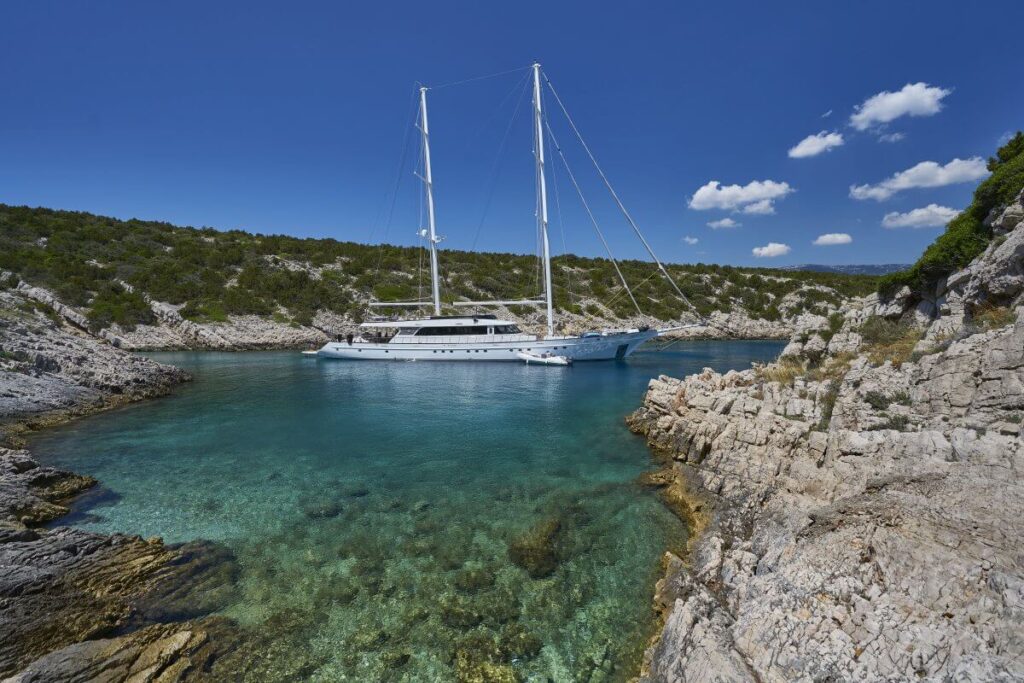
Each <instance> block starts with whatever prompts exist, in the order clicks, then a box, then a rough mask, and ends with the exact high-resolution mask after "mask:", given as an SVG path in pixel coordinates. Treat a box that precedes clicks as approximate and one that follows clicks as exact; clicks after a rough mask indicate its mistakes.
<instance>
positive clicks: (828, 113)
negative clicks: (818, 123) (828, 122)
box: [821, 109, 832, 119]
mask: <svg viewBox="0 0 1024 683" xmlns="http://www.w3.org/2000/svg"><path fill="white" fill-rule="evenodd" d="M830 116H832V110H831V109H829V110H828V111H827V112H825V113H824V114H822V115H821V118H823V119H827V118H828V117H830Z"/></svg>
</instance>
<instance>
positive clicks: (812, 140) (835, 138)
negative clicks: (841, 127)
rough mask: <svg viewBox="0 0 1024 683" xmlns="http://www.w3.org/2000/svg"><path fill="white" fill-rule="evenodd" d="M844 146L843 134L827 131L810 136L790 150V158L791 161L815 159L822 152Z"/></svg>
mask: <svg viewBox="0 0 1024 683" xmlns="http://www.w3.org/2000/svg"><path fill="white" fill-rule="evenodd" d="M842 144H843V134H842V133H836V132H832V133H829V132H828V131H827V130H823V131H821V132H820V133H816V134H814V135H808V136H807V137H805V138H804V139H803V140H801V141H800V142H798V143H796V146H794V147H793V148H792V149H790V150H789V156H790V158H791V159H803V158H806V157H814V156H818V155H819V154H821V153H822V152H827V151H829V150H830V149H834V148H836V147H839V146H840V145H842Z"/></svg>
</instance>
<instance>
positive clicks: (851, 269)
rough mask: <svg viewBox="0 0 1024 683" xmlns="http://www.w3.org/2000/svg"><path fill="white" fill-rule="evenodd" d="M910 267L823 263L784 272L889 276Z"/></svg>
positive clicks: (908, 265) (901, 264)
mask: <svg viewBox="0 0 1024 683" xmlns="http://www.w3.org/2000/svg"><path fill="white" fill-rule="evenodd" d="M909 267H910V264H909V263H867V264H856V265H849V266H826V265H824V264H821V263H803V264H800V265H799V266H785V267H783V268H782V270H800V271H805V272H810V273H841V274H843V275H888V274H889V273H897V272H899V271H901V270H906V269H907V268H909Z"/></svg>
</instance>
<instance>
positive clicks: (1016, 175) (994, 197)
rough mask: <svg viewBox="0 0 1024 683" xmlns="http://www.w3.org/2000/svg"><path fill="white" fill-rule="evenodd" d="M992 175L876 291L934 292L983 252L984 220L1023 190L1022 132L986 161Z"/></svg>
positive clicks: (988, 237)
mask: <svg viewBox="0 0 1024 683" xmlns="http://www.w3.org/2000/svg"><path fill="white" fill-rule="evenodd" d="M988 170H989V171H991V172H992V175H991V176H989V177H988V178H986V179H985V180H983V181H982V182H981V184H979V185H978V187H977V189H976V190H975V191H974V200H973V201H972V202H971V205H970V206H968V207H967V208H966V209H964V210H963V212H961V213H960V214H959V215H958V216H957V217H956V218H954V219H953V220H951V221H950V222H949V225H948V226H947V228H946V231H945V232H944V233H943V234H941V235H939V237H938V238H937V239H936V240H935V241H934V242H933V243H932V244H931V245H930V246H929V247H928V248H927V249H925V252H924V254H922V255H921V258H919V259H918V260H917V262H916V263H915V264H914V265H913V266H911V267H910V268H908V269H907V270H904V271H900V272H898V273H890V274H889V275H886V276H884V277H882V278H881V280H880V281H879V283H878V291H879V293H880V294H882V295H883V296H891V295H892V294H894V293H895V292H897V291H898V290H899V289H901V288H902V287H904V286H907V287H910V289H911V291H912V292H914V293H915V294H916V295H917V296H922V295H924V294H926V293H929V292H932V291H934V290H935V286H936V284H937V283H938V281H939V280H940V279H942V278H943V277H946V276H947V275H949V274H951V273H953V272H955V271H957V270H960V269H961V268H963V267H964V266H966V265H967V264H969V263H970V262H971V261H973V260H974V259H975V258H976V257H977V256H978V255H979V254H981V252H983V251H984V250H985V247H986V246H987V245H988V243H989V241H990V240H991V239H992V234H991V231H990V230H989V229H988V228H987V227H985V225H984V221H985V218H986V217H988V215H989V213H990V212H991V211H992V210H993V209H995V208H997V207H1000V206H1005V205H1006V204H1009V203H1010V202H1012V201H1013V200H1014V199H1015V198H1016V196H1017V195H1018V194H1019V193H1020V191H1021V190H1022V189H1024V133H1022V132H1020V131H1018V132H1017V135H1015V136H1014V137H1013V138H1012V139H1011V140H1010V141H1009V142H1007V143H1006V144H1005V145H1003V146H1002V147H1000V148H999V150H998V151H997V152H996V156H995V157H992V158H990V159H989V161H988Z"/></svg>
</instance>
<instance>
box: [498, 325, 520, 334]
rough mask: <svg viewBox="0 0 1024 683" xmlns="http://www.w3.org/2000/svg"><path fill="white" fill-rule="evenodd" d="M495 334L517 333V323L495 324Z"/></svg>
mask: <svg viewBox="0 0 1024 683" xmlns="http://www.w3.org/2000/svg"><path fill="white" fill-rule="evenodd" d="M494 333H495V334H519V326H518V325H496V326H495V328H494Z"/></svg>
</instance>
